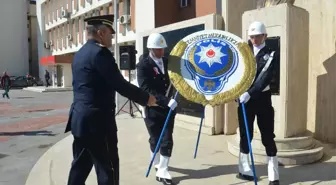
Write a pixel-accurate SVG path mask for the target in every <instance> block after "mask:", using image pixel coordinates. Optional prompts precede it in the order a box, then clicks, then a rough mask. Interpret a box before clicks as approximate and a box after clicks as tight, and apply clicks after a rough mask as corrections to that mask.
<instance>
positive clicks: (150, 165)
mask: <svg viewBox="0 0 336 185" xmlns="http://www.w3.org/2000/svg"><path fill="white" fill-rule="evenodd" d="M177 95H178V91H176V93H175V96H174V100H175V99H176V97H177ZM172 111H173V110H172V109H170V110H169V112H168V115H167V118H166V121H165V124H164V126H163V128H162V131H161V134H160V137H159V140H158V142H157V144H156V147H155V151H154V155H153V157H152V160H151V162H150V163H149V167H148V169H147V173H146V177H148V175H149V172H150V170H151V168H152V165H153V162H154V159H155V156H156V153H157V152H158V150H159V148H160V144H161V140H162V137H163V134H164V132H165V130H166V128H167V125H168V121H169V118H170V115H171V113H172Z"/></svg>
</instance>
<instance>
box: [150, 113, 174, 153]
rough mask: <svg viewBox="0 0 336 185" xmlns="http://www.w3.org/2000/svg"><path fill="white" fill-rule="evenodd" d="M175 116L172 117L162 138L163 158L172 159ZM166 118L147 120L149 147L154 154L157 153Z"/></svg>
mask: <svg viewBox="0 0 336 185" xmlns="http://www.w3.org/2000/svg"><path fill="white" fill-rule="evenodd" d="M174 120H175V115H171V116H170V119H169V123H168V125H167V127H166V130H165V132H164V134H163V136H162V140H161V144H160V153H161V155H163V156H166V157H171V154H172V151H173V145H174V142H173V130H174ZM165 121H166V118H163V117H160V118H155V119H153V118H145V123H146V127H147V130H148V134H149V145H150V149H151V151H152V152H154V151H155V148H156V144H157V143H158V140H159V138H160V135H161V131H162V129H163V126H164V123H165Z"/></svg>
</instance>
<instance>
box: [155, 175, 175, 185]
mask: <svg viewBox="0 0 336 185" xmlns="http://www.w3.org/2000/svg"><path fill="white" fill-rule="evenodd" d="M156 180H157V181H158V182H162V183H163V184H164V185H175V184H174V183H173V181H172V180H171V179H164V178H160V177H156Z"/></svg>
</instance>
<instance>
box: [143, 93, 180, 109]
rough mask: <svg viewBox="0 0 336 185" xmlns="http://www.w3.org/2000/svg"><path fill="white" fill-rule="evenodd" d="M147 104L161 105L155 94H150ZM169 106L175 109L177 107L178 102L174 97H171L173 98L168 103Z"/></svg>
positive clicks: (150, 105) (151, 105) (152, 105)
mask: <svg viewBox="0 0 336 185" xmlns="http://www.w3.org/2000/svg"><path fill="white" fill-rule="evenodd" d="M147 105H148V106H149V107H155V106H159V105H158V104H157V103H156V98H155V96H153V95H149V98H148V102H147ZM168 107H169V108H171V109H172V110H174V109H175V108H176V107H177V102H176V101H175V100H174V99H171V100H170V101H169V103H168Z"/></svg>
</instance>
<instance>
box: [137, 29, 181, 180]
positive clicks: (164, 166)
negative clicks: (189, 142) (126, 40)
mask: <svg viewBox="0 0 336 185" xmlns="http://www.w3.org/2000/svg"><path fill="white" fill-rule="evenodd" d="M166 47H167V44H166V40H165V39H164V37H163V36H162V35H161V34H159V33H154V34H151V35H150V36H149V37H148V41H147V48H148V49H149V56H141V57H140V59H141V60H140V62H139V63H138V64H137V79H138V85H139V86H140V88H141V89H143V90H145V91H147V92H148V93H150V94H153V95H154V96H156V99H157V104H158V105H159V106H158V107H148V106H147V107H145V111H144V113H145V114H144V120H145V123H146V127H147V130H148V133H149V136H150V138H149V143H150V150H151V157H152V156H153V153H154V150H155V147H156V144H157V142H158V140H159V137H160V134H161V131H162V129H163V126H164V123H165V120H166V118H167V115H168V112H169V110H170V108H171V109H172V110H174V109H175V108H176V106H177V102H176V101H175V100H174V99H172V98H171V97H172V91H173V86H172V85H171V83H170V80H169V75H168V67H167V65H168V61H167V59H166V58H163V55H164V48H166ZM175 114H176V113H175V111H173V112H172V114H171V117H170V119H169V123H168V126H167V128H166V130H165V133H164V135H163V138H162V141H161V145H160V154H161V155H160V157H159V156H156V157H155V161H154V166H155V168H156V170H157V172H156V180H157V181H159V182H162V183H163V184H172V180H171V179H172V178H171V176H170V174H169V172H168V163H169V158H170V157H171V154H172V149H173V128H174V119H175Z"/></svg>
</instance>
